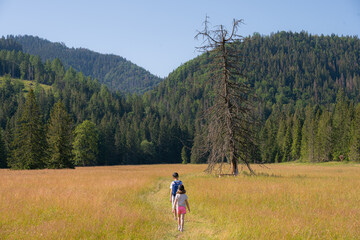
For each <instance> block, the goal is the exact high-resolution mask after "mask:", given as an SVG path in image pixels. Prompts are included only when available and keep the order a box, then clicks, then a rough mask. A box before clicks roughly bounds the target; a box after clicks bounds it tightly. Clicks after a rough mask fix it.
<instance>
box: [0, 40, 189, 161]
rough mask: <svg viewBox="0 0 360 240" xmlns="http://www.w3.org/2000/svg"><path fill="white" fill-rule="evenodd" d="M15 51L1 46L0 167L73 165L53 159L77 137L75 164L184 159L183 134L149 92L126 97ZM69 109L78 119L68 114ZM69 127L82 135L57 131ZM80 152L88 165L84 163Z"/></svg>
mask: <svg viewBox="0 0 360 240" xmlns="http://www.w3.org/2000/svg"><path fill="white" fill-rule="evenodd" d="M6 44H7V45H10V42H9V43H6ZM10 50H11V49H10ZM10 50H3V49H0V167H6V166H9V167H12V168H43V167H69V166H71V164H70V165H69V164H66V165H64V164H63V162H64V161H63V160H64V159H62V160H61V159H60V160H61V161H60V160H59V161H60V162H59V161H58V162H56V161H54V160H53V159H54V158H56V154H57V153H59V152H64V151H63V150H64V149H63V148H65V149H67V150H69V149H68V147H69V145H68V143H69V141H70V142H71V144H72V143H74V144H73V146H72V147H73V149H71V150H70V151H72V152H73V155H71V157H72V160H71V161H72V165H109V164H140V163H175V162H180V161H181V159H180V151H181V148H182V145H181V139H182V133H181V130H180V129H179V127H178V125H177V123H176V122H175V121H170V120H169V117H168V116H167V114H165V115H161V116H160V114H159V113H158V111H157V109H156V108H154V107H151V106H150V105H149V104H148V103H146V102H144V101H143V99H142V97H141V96H137V95H136V94H134V95H129V96H128V97H127V98H125V96H123V95H122V94H120V93H114V92H113V91H109V89H108V87H107V86H105V85H101V84H100V83H99V82H98V81H94V80H93V79H91V78H90V77H85V76H84V74H83V73H81V72H76V71H75V70H74V69H73V68H69V69H68V70H65V68H64V66H63V64H62V62H61V61H60V60H59V59H54V60H53V61H52V62H50V61H47V62H46V63H45V64H42V62H41V61H40V58H39V57H38V56H34V55H29V54H27V53H23V52H21V51H16V50H15V49H14V50H12V51H10ZM21 79H30V80H31V81H32V83H33V85H32V89H33V91H30V92H28V90H27V89H26V87H25V86H24V83H23V81H22V80H21ZM38 83H43V84H46V85H48V86H49V88H47V89H44V88H43V87H41V86H40V84H38ZM59 101H61V102H62V104H63V107H64V109H65V110H64V109H63V107H62V106H61V103H60V102H59ZM67 113H69V114H70V119H64V118H63V116H66V115H67ZM86 120H90V122H89V121H86ZM34 125H35V126H36V127H29V126H34ZM63 125H64V126H66V128H65V127H61V126H63ZM69 125H70V126H71V129H72V131H71V132H72V133H73V135H74V138H71V137H69V138H66V139H67V141H63V140H61V139H64V138H65V136H69V130H67V133H66V134H65V133H64V135H61V136H57V135H56V134H57V132H58V131H57V130H56V129H62V130H63V129H64V128H65V129H69ZM50 126H52V127H50ZM35 130H36V131H35ZM62 130H61V131H62ZM32 131H35V132H32ZM59 131H60V130H59ZM30 136H38V137H36V139H33V138H28V137H30ZM90 136H93V137H90ZM184 137H185V136H184ZM24 139H27V140H26V141H25V140H24ZM54 139H55V140H54ZM56 139H57V140H56ZM89 139H93V140H94V141H92V142H91V144H90V143H89V144H85V145H86V146H88V147H89V149H82V144H79V142H80V143H81V141H86V142H87V141H89ZM24 141H25V142H24ZM59 141H60V142H62V141H63V146H62V145H60V146H59V144H58V143H59ZM24 146H25V147H27V146H28V147H27V148H25V149H24ZM39 146H41V147H39ZM39 149H40V150H39ZM61 149H63V150H61ZM25 150H26V151H25ZM34 150H36V151H34ZM24 152H28V153H27V154H30V152H33V153H34V154H33V155H31V156H35V157H32V158H30V157H26V156H25V155H24ZM67 152H68V151H67ZM89 152H91V154H88V153H89ZM38 154H40V155H38ZM82 154H85V155H82ZM24 156H25V157H24ZM36 156H39V158H37V157H36ZM67 156H69V155H67ZM79 156H81V158H82V159H87V160H86V162H82V161H79ZM83 156H86V157H84V158H83ZM31 159H41V160H36V161H33V162H31ZM28 161H30V162H28Z"/></svg>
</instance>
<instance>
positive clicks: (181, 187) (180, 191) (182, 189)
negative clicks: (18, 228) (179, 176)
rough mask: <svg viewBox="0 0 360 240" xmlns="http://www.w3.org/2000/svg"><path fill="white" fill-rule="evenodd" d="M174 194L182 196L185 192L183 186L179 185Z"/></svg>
mask: <svg viewBox="0 0 360 240" xmlns="http://www.w3.org/2000/svg"><path fill="white" fill-rule="evenodd" d="M176 193H179V194H184V193H186V190H185V187H184V185H182V184H181V185H180V186H179V188H178V190H177V192H176Z"/></svg>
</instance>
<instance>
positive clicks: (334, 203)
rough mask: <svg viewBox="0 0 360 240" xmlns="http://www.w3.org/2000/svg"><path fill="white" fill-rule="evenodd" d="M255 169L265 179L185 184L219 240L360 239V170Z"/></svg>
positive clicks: (192, 180) (202, 180)
mask: <svg viewBox="0 0 360 240" xmlns="http://www.w3.org/2000/svg"><path fill="white" fill-rule="evenodd" d="M256 170H257V171H258V172H262V173H265V174H261V175H260V174H259V176H257V177H252V176H239V177H236V178H234V177H221V178H215V177H211V176H205V175H204V176H202V177H199V176H196V177H195V176H194V177H191V178H189V179H187V180H186V181H187V182H188V185H189V192H190V193H189V195H190V196H191V199H192V202H193V205H194V207H193V208H194V209H195V210H196V211H198V213H199V214H200V215H202V216H203V217H206V218H208V219H210V223H211V224H210V226H209V227H212V228H215V229H217V237H218V238H220V239H232V238H233V239H359V238H360V167H359V165H352V166H344V165H343V166H334V167H330V166H319V165H316V166H313V165H271V166H270V169H264V168H259V167H256ZM200 189H201V190H200Z"/></svg>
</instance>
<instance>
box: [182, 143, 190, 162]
mask: <svg viewBox="0 0 360 240" xmlns="http://www.w3.org/2000/svg"><path fill="white" fill-rule="evenodd" d="M181 160H182V163H183V164H187V163H188V162H189V157H188V155H187V152H186V148H185V146H184V147H183V148H182V149H181Z"/></svg>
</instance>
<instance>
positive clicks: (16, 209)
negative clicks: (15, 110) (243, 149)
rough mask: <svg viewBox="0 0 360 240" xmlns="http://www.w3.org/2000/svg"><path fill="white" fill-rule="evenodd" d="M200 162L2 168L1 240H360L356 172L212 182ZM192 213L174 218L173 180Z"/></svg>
mask: <svg viewBox="0 0 360 240" xmlns="http://www.w3.org/2000/svg"><path fill="white" fill-rule="evenodd" d="M204 169H205V166H204V165H148V166H144V165H143V166H114V167H89V168H77V169H75V170H32V171H11V170H0V239H172V238H182V239H359V236H360V166H359V165H334V166H322V165H301V164H297V165H291V164H287V165H283V164H277V165H271V166H270V169H266V168H260V167H258V166H254V169H255V170H256V171H257V172H258V173H259V172H262V174H259V175H258V176H256V177H253V176H246V175H240V176H238V177H221V178H219V177H216V176H209V175H207V174H205V173H203V172H202V170H204ZM174 171H178V172H179V173H180V176H181V179H182V180H183V182H184V185H185V187H186V190H187V194H188V196H189V202H190V205H191V213H189V214H187V216H186V223H185V231H184V233H179V232H178V231H176V223H175V221H174V220H173V219H172V217H171V213H170V203H169V196H168V195H169V189H168V188H169V184H170V181H171V174H172V172H174Z"/></svg>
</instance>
